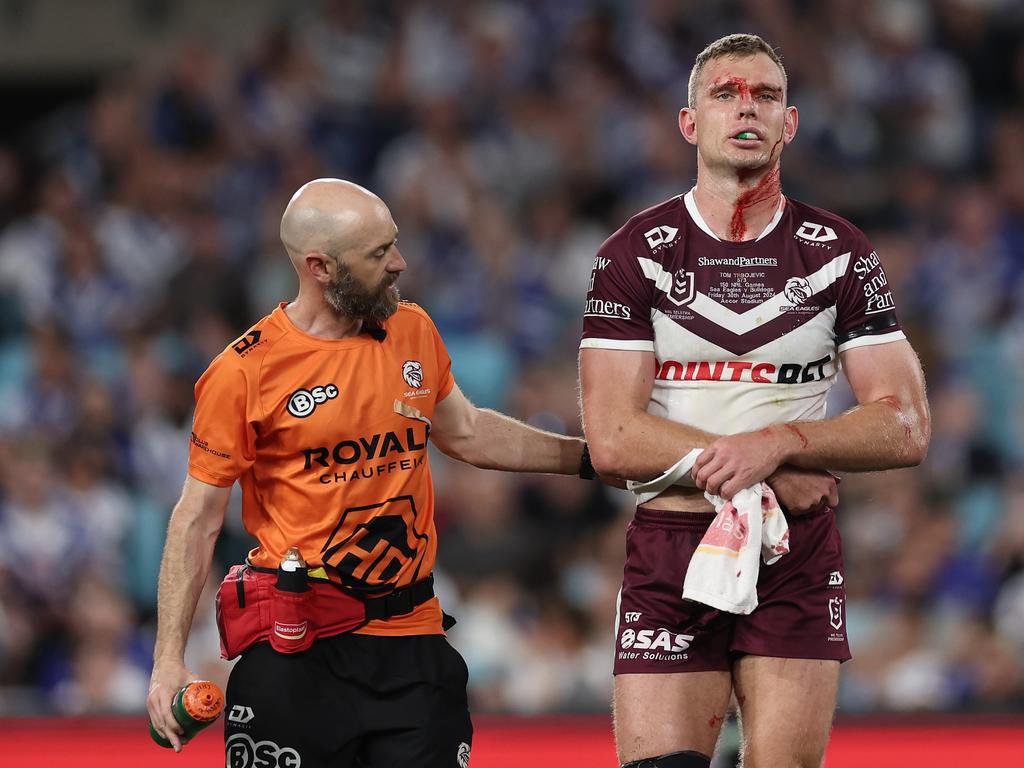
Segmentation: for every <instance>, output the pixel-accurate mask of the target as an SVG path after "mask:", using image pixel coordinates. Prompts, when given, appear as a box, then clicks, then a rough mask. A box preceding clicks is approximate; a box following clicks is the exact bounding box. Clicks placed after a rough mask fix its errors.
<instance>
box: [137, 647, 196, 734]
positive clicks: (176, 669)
mask: <svg viewBox="0 0 1024 768" xmlns="http://www.w3.org/2000/svg"><path fill="white" fill-rule="evenodd" d="M198 679H199V678H198V677H196V676H195V675H194V674H192V672H190V671H189V669H188V668H187V667H186V666H185V665H184V663H182V662H181V661H157V662H156V663H155V664H154V665H153V675H152V676H151V677H150V679H149V696H147V697H146V708H147V709H148V710H149V719H150V722H152V723H153V728H155V729H156V732H157V733H159V734H161V735H162V736H163V737H164V738H165V739H167V740H168V741H169V742H171V746H172V747H174V751H175V752H181V748H182V746H183V744H184V742H183V741H182V737H183V736H184V734H185V731H184V729H182V727H181V725H180V724H179V723H178V721H177V720H175V719H174V713H173V712H172V711H171V702H172V701H173V700H174V694H176V693H177V692H178V691H180V690H181V689H182V688H183V687H184V686H185V684H186V683H190V682H191V681H193V680H198Z"/></svg>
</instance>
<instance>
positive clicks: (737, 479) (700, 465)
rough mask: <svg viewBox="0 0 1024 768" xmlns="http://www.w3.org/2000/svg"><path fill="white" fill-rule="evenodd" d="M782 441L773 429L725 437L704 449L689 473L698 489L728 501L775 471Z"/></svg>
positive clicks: (780, 460)
mask: <svg viewBox="0 0 1024 768" xmlns="http://www.w3.org/2000/svg"><path fill="white" fill-rule="evenodd" d="M783 458H784V454H783V442H782V439H781V436H780V435H778V434H777V433H776V431H775V430H771V429H762V430H761V431H759V432H743V433H742V434H738V435H726V436H725V437H720V438H718V439H717V440H715V441H714V442H713V443H711V445H709V446H708V447H707V448H705V449H704V451H703V452H702V453H701V455H700V456H698V457H697V461H696V462H695V463H694V465H693V469H692V470H691V474H692V475H693V479H694V482H696V484H697V487H698V488H703V489H704V490H705V491H707V492H708V493H711V494H714V495H716V496H721V497H722V498H723V499H726V500H731V499H732V497H733V496H734V495H736V494H737V493H739V492H740V491H742V490H743V489H744V488H749V487H750V486H752V485H753V484H754V483H759V482H761V481H762V480H764V479H765V478H767V477H768V475H770V474H771V473H772V472H774V471H775V470H776V469H778V467H779V464H781V463H782V461H783Z"/></svg>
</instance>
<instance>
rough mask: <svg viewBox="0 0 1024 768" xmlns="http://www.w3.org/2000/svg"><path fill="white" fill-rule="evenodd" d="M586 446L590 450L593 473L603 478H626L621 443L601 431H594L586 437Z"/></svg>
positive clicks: (624, 457) (624, 459) (624, 458)
mask: <svg viewBox="0 0 1024 768" xmlns="http://www.w3.org/2000/svg"><path fill="white" fill-rule="evenodd" d="M587 446H588V447H589V449H590V463H591V464H593V465H594V471H596V472H597V473H598V474H599V475H604V476H605V477H628V476H629V475H628V474H627V472H626V466H625V464H626V456H625V452H624V451H623V450H622V443H621V441H618V440H615V439H614V438H613V437H612V435H610V434H608V433H607V432H605V431H602V430H595V431H594V432H592V433H589V434H588V435H587Z"/></svg>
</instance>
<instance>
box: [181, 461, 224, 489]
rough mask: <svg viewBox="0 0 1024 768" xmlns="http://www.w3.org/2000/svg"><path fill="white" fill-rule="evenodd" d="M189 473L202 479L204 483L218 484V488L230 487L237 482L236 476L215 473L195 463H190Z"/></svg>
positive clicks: (197, 478)
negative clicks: (228, 476)
mask: <svg viewBox="0 0 1024 768" xmlns="http://www.w3.org/2000/svg"><path fill="white" fill-rule="evenodd" d="M188 473H189V474H190V475H192V477H194V478H195V479H196V480H202V481H203V482H204V483H208V484H209V485H216V486H217V487H218V488H229V487H230V486H232V485H234V484H235V480H234V478H227V477H223V476H221V475H215V474H213V473H212V472H208V471H206V470H205V469H203V468H202V467H199V466H196V465H195V464H189V465H188Z"/></svg>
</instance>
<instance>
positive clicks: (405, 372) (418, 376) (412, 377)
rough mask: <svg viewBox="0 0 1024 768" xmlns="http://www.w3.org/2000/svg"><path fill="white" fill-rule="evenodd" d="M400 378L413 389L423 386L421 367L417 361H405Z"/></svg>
mask: <svg viewBox="0 0 1024 768" xmlns="http://www.w3.org/2000/svg"><path fill="white" fill-rule="evenodd" d="M402 378H403V379H405V383H406V384H408V385H409V386H410V387H412V388H413V389H419V388H420V387H422V386H423V366H422V365H420V363H419V361H418V360H406V361H405V363H403V364H402Z"/></svg>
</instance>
